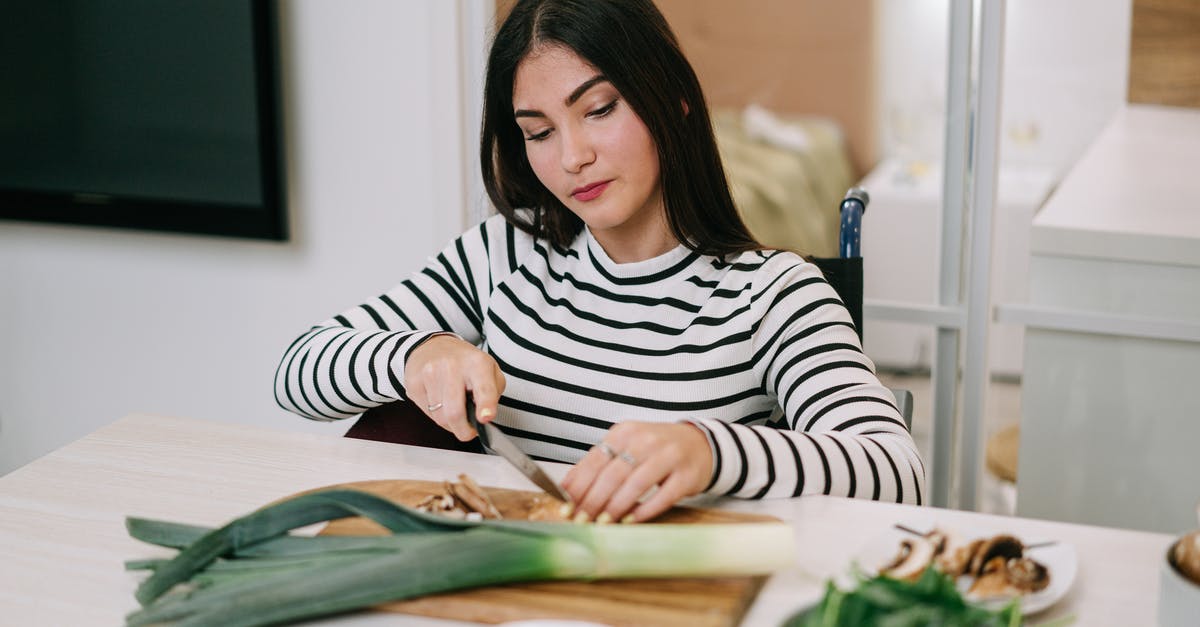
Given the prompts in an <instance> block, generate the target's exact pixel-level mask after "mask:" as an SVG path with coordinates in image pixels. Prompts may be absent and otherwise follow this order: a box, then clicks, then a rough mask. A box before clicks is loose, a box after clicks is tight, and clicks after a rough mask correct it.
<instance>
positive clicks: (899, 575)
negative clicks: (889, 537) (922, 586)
mask: <svg viewBox="0 0 1200 627" xmlns="http://www.w3.org/2000/svg"><path fill="white" fill-rule="evenodd" d="M932 562H933V544H932V543H931V542H929V540H927V539H925V538H905V539H903V540H901V541H900V552H899V553H897V554H896V557H894V558H892V561H891V562H888V564H887V565H885V566H884V567H883V568H881V569H880V572H881V573H882V574H884V575H887V576H889V577H892V578H894V579H906V580H909V581H916V580H917V579H918V578H920V576H921V573H923V572H925V569H926V568H927V567H929V564H931V563H932Z"/></svg>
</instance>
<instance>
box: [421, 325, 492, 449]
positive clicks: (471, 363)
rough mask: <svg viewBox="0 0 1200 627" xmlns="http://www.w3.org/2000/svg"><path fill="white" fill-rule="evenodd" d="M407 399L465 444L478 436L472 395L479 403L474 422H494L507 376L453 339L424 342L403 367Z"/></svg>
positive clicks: (442, 337) (468, 345)
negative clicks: (471, 419)
mask: <svg viewBox="0 0 1200 627" xmlns="http://www.w3.org/2000/svg"><path fill="white" fill-rule="evenodd" d="M404 387H405V390H406V391H407V393H408V398H409V399H411V400H412V401H413V402H414V403H416V404H417V405H418V406H419V407H420V408H421V410H422V411H424V412H425V414H426V415H428V416H429V418H430V419H432V420H433V421H434V422H436V423H437V424H438V426H440V427H441V428H443V429H445V430H447V431H449V432H451V433H453V434H454V437H456V438H458V439H459V441H461V442H466V441H468V440H471V439H472V438H474V437H475V429H473V428H472V427H471V424H470V423H469V422H467V409H466V406H467V400H466V399H467V393H468V392H469V393H470V394H471V395H472V397H473V398H474V401H475V419H476V420H478V421H479V422H491V421H492V418H494V417H495V416H496V408H497V406H498V405H499V403H500V395H501V394H503V393H504V373H502V372H500V366H499V365H498V364H496V360H495V359H492V356H491V355H488V354H487V353H485V352H483V351H481V350H479V348H477V347H475V346H474V345H473V344H471V343H469V342H466V341H464V340H462V339H461V338H458V337H456V336H453V335H435V336H433V337H431V338H429V339H428V340H425V341H424V342H422V343H421V344H420V345H419V346H417V348H416V349H414V350H413V352H412V353H410V354H409V355H408V361H406V362H405V363H404Z"/></svg>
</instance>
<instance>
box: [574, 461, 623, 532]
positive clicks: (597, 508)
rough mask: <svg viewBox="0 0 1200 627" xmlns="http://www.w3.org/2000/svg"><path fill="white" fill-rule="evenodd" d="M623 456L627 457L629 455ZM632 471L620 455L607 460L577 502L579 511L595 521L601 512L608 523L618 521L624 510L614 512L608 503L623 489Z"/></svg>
mask: <svg viewBox="0 0 1200 627" xmlns="http://www.w3.org/2000/svg"><path fill="white" fill-rule="evenodd" d="M625 455H626V456H627V457H628V455H629V454H628V453H626V454H625ZM634 470H635V467H634V465H633V464H630V463H629V462H627V461H625V460H623V459H622V458H621V457H620V454H618V456H617V457H614V458H612V459H611V460H609V461H608V462H607V463H605V464H604V466H603V467H602V468H601V469H600V472H599V473H597V475H596V478H595V480H594V481H592V484H591V485H590V486H588V489H587V491H586V493H585V494H584V495H583V498H582V499H581V500H579V501H577V503H578V504H579V509H580V510H581V511H583V512H586V513H587V516H588V517H589V518H593V519H596V518H597V517H598V516H599V515H600V514H601V512H607V513H608V517H607V518H608V520H609V521H613V520H620V516H622V515H624V514H625V510H615V511H614V510H613V509H612V508H611V506H610V501H611V500H612V497H613V495H614V494H616V493H617V492H618V490H622V489H624V488H625V486H626V485H627V484H628V482H629V479H630V475H632V474H633V472H634ZM627 509H628V508H626V510H627Z"/></svg>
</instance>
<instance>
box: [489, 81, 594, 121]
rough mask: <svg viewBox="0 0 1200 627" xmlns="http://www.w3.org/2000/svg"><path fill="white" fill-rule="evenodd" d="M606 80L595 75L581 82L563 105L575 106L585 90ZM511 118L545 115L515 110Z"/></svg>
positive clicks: (532, 111) (543, 114) (531, 110)
mask: <svg viewBox="0 0 1200 627" xmlns="http://www.w3.org/2000/svg"><path fill="white" fill-rule="evenodd" d="M607 80H608V77H607V76H604V75H603V74H597V75H595V76H593V77H591V78H589V79H587V80H586V81H583V83H582V84H580V85H579V87H576V88H575V89H574V90H573V91H572V92H571V93H570V94H569V95H568V96H567V97H566V99H565V100H563V104H565V105H567V106H568V107H569V106H571V105H573V104H575V102H576V101H578V100H579V99H580V98H582V97H583V95H584V94H586V93H587V90H589V89H591V88H592V87H594V86H595V85H596V84H597V83H603V82H605V81H607ZM513 117H517V118H544V117H546V114H545V113H542V112H541V111H535V110H533V109H517V110H516V111H514V112H513Z"/></svg>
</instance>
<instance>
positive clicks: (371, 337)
mask: <svg viewBox="0 0 1200 627" xmlns="http://www.w3.org/2000/svg"><path fill="white" fill-rule="evenodd" d="M483 120H484V121H483V137H482V143H481V150H480V158H481V161H482V171H483V176H484V183H485V186H486V188H487V191H488V194H489V196H490V198H491V201H492V203H493V204H494V205H495V207H496V209H497V211H498V212H499V215H496V216H494V217H492V218H490V219H488V220H486V221H484V222H483V223H482V224H479V225H478V226H476V227H475V228H472V229H471V230H469V231H467V232H466V233H464V234H463V235H462V236H460V237H459V238H457V239H455V240H454V241H453V242H451V243H450V244H449V245H448V246H447V247H446V248H445V249H444V250H443V251H442V252H441V254H439V255H437V256H436V257H434V258H432V259H431V260H430V261H429V263H428V264H427V265H426V266H425V267H424V268H421V269H419V270H418V271H417V272H415V273H413V274H412V275H411V276H409V277H408V278H407V279H405V280H403V281H402V282H401V283H400V284H399V285H397V286H395V287H393V288H392V289H390V290H389V291H387V292H386V293H384V294H382V295H380V296H377V297H375V298H372V299H370V300H368V301H367V302H365V303H363V304H361V305H358V306H356V307H352V308H350V309H348V310H346V311H344V312H342V313H341V314H339V315H336V316H334V317H333V318H331V319H329V320H326V321H325V322H322V323H320V324H318V325H317V326H315V327H313V328H312V329H310V330H309V331H307V332H305V333H304V334H303V335H301V336H300V337H299V338H298V339H297V340H296V341H295V342H293V343H292V345H291V346H290V347H289V348H288V349H287V351H286V352H285V354H284V356H283V359H282V362H281V363H280V367H279V370H278V373H277V375H276V384H275V388H276V397H277V398H278V400H279V403H280V404H281V405H282V406H283V407H284V408H286V409H288V410H291V411H294V412H297V413H300V414H303V415H305V416H308V417H310V418H314V419H319V420H337V419H342V418H348V417H352V416H355V415H357V414H359V413H361V412H363V411H364V410H366V409H368V408H370V407H373V406H376V405H380V404H383V403H388V402H391V401H394V400H398V399H404V398H408V399H411V400H412V401H414V402H415V403H417V404H418V405H419V406H421V407H422V408H424V409H425V411H426V413H427V414H428V416H429V417H430V418H431V419H432V420H434V421H435V422H437V424H439V425H441V426H442V427H443V428H445V429H447V430H449V431H451V432H453V433H454V434H455V435H456V436H457V437H458V438H459V439H461V440H467V439H470V438H472V437H474V435H475V434H474V432H473V430H472V429H471V427H470V425H469V423H468V421H467V419H466V415H465V406H466V404H465V398H466V395H467V394H471V395H472V396H473V398H474V402H475V407H476V412H477V418H478V420H479V421H480V422H493V423H494V424H496V425H497V426H499V427H500V428H501V429H502V430H503V431H504V432H506V433H507V434H509V435H510V436H512V437H513V438H514V439H515V440H516V441H517V442H518V443H519V444H520V445H521V446H522V447H523V448H524V450H525V451H526V452H527V453H529V454H531V455H533V456H535V457H539V458H543V459H549V460H554V461H561V462H569V463H573V464H575V466H574V467H573V468H572V469H571V471H570V472H569V473H568V474H567V475H566V477H565V479H564V480H563V487H564V488H565V489H566V490H567V492H568V493H569V494H570V495H571V497H572V498H573V499H574V501H575V503H576V505H577V509H578V511H579V512H581V514H580V516H582V517H588V518H592V519H596V520H599V521H604V520H645V519H649V518H652V517H653V516H655V515H657V514H659V513H661V512H662V511H664V510H665V509H667V508H668V507H670V506H671V505H672V504H674V503H675V502H676V501H678V500H679V499H681V498H683V497H686V496H689V495H694V494H698V493H702V492H708V493H716V494H728V495H733V496H738V497H745V498H764V497H790V496H796V495H801V494H837V495H844V496H853V497H862V498H874V499H880V500H889V501H905V502H911V503H920V502H921V499H922V493H923V491H924V469H923V466H922V464H921V460H920V459H919V457H918V454H917V451H916V447H915V446H914V444H913V440H912V438H911V436H910V435H909V433H908V430H907V429H906V428H905V426H904V422H903V421H902V419H901V417H900V415H899V413H898V412H897V410H896V408H895V404H894V399H893V397H892V395H891V393H890V392H889V391H888V390H887V388H885V387H884V386H883V385H881V384H880V383H879V381H878V379H877V378H876V377H875V374H874V371H873V365H872V363H871V362H870V360H869V359H868V358H867V357H866V356H865V355H863V353H862V350H861V347H860V344H859V341H858V338H857V336H856V334H855V330H854V328H853V325H852V323H851V321H850V316H849V315H848V313H847V312H846V309H845V308H844V307H843V305H842V303H841V301H839V300H838V298H837V295H836V294H835V292H834V291H833V289H832V288H830V286H829V285H828V284H827V283H826V282H825V280H824V278H823V277H822V276H821V273H820V272H819V271H818V270H817V269H816V267H815V266H813V265H812V264H809V263H807V262H805V261H804V260H803V259H802V258H801V257H800V256H799V255H796V254H794V253H792V252H787V251H779V250H769V249H765V248H763V247H762V246H761V245H760V244H759V243H758V242H757V241H755V239H754V237H753V236H752V235H751V234H750V233H749V231H748V230H747V228H746V226H745V225H744V224H743V223H742V221H741V219H740V217H739V215H738V212H737V210H736V208H735V206H734V204H733V201H732V199H731V197H730V193H729V189H728V187H727V184H726V180H725V174H724V171H723V170H722V166H721V161H720V157H719V155H718V153H717V148H716V144H715V141H714V138H713V132H712V128H711V121H710V118H709V112H708V107H707V105H706V103H705V100H704V96H703V95H702V93H701V90H700V86H699V83H698V81H697V80H696V75H695V73H694V72H693V70H692V68H691V66H690V65H689V64H688V62H687V60H686V59H685V58H684V56H683V54H682V52H681V51H680V48H679V46H678V44H677V42H676V40H675V37H674V35H673V34H672V33H671V31H670V29H669V27H668V26H667V24H666V21H665V20H664V19H663V16H662V15H661V14H660V13H659V12H658V10H657V9H656V8H655V7H654V5H653V4H652V3H651V2H650V1H649V0H521V1H519V2H517V3H516V6H515V7H514V8H513V10H512V12H511V13H510V14H509V15H508V17H507V19H505V21H504V23H503V25H502V26H501V27H500V29H499V31H498V32H497V34H496V38H495V41H494V43H493V45H492V49H491V53H490V56H489V59H488V69H487V79H486V85H485V94H484V112H483ZM655 486H656V487H657V489H656V490H655V491H653V495H652V496H651V497H649V498H648V499H645V500H644V501H642V502H639V497H641V496H642V495H643V494H645V493H647V492H648V491H649V490H650V489H651V488H652V487H655Z"/></svg>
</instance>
